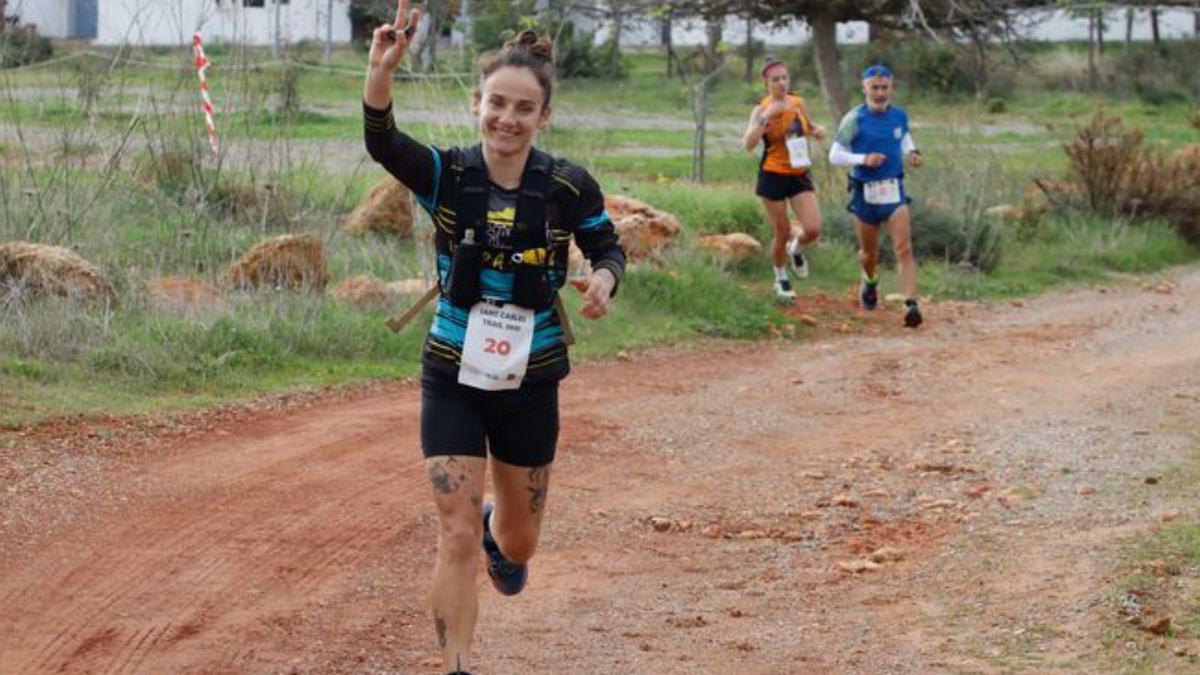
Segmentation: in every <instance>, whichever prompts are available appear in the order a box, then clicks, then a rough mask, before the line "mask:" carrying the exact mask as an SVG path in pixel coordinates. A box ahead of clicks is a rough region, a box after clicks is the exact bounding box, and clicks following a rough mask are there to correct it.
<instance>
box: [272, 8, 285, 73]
mask: <svg viewBox="0 0 1200 675" xmlns="http://www.w3.org/2000/svg"><path fill="white" fill-rule="evenodd" d="M282 5H283V0H275V39H274V40H271V58H275V59H277V58H279V39H280V30H279V17H280V16H281V15H282V11H281V10H282Z"/></svg>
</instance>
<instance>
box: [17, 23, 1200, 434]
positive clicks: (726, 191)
mask: <svg viewBox="0 0 1200 675" xmlns="http://www.w3.org/2000/svg"><path fill="white" fill-rule="evenodd" d="M211 57H212V59H213V62H214V67H213V69H212V71H210V74H209V81H210V84H211V87H212V90H213V95H214V98H215V100H216V103H217V108H218V126H219V129H220V134H221V139H222V144H223V151H224V152H225V158H226V159H225V161H223V162H222V163H221V164H219V165H218V164H215V163H212V162H210V161H208V159H207V158H206V156H205V155H206V152H205V148H206V143H207V139H206V134H205V131H204V124H203V119H202V117H201V116H200V115H199V108H198V95H197V92H196V83H195V75H194V73H193V72H192V70H191V69H190V55H189V54H188V53H183V52H172V51H169V50H161V49H160V50H147V51H144V52H138V53H136V54H133V55H132V56H131V59H132V61H129V62H122V61H114V60H112V59H111V55H107V56H105V55H98V54H95V53H92V52H71V51H62V50H60V51H59V52H58V53H57V54H56V58H57V59H59V60H58V61H56V62H53V63H50V64H45V65H41V66H38V67H34V68H29V69H24V70H7V71H0V118H2V119H3V120H4V122H3V126H2V127H0V199H2V200H3V205H2V206H3V208H2V212H0V241H9V240H31V241H37V242H42V243H49V244H56V245H63V246H68V247H70V248H72V249H74V250H76V251H78V252H79V253H80V254H82V255H83V256H84V257H85V258H87V259H89V260H91V261H92V262H94V263H95V264H97V265H98V266H100V268H101V269H102V270H103V271H104V272H105V273H106V274H107V275H108V276H109V278H110V279H111V280H112V281H113V283H114V285H115V286H116V288H117V290H118V292H119V294H120V296H121V302H120V304H119V305H118V306H116V307H113V308H96V307H88V306H80V305H75V304H72V303H68V302H29V301H27V300H25V299H22V298H20V297H8V298H7V299H6V300H5V301H4V302H3V303H2V304H0V424H3V425H9V426H12V425H21V424H26V423H30V422H35V421H38V420H42V419H46V418H48V417H53V416H57V415H63V414H75V413H89V412H94V411H99V410H107V411H114V412H128V411H143V410H147V409H150V408H162V407H172V408H173V407H181V406H191V405H206V404H210V403H212V402H215V401H225V400H234V399H239V398H243V397H246V396H249V395H252V394H255V393H259V392H264V391H274V390H279V389H286V388H291V387H300V386H311V385H323V384H334V383H341V382H347V381H354V380H361V379H369V378H379V377H401V376H409V375H413V374H415V373H416V372H417V371H418V368H419V364H418V358H417V357H418V354H419V351H420V343H421V339H422V334H423V328H418V329H415V330H410V331H409V332H407V333H405V334H402V335H399V336H394V335H392V334H391V333H389V332H388V331H387V330H386V328H384V326H383V324H382V319H383V317H384V315H383V313H382V312H362V311H358V310H353V309H350V308H348V307H346V306H343V305H340V304H337V303H335V302H332V301H330V300H327V299H324V298H322V297H312V296H292V295H286V294H276V293H262V294H245V295H235V296H230V297H229V298H228V302H226V303H225V305H224V306H223V307H222V308H221V309H220V310H216V311H212V312H200V313H196V314H194V315H188V316H178V315H172V314H167V313H164V312H162V311H159V310H155V309H153V307H152V306H151V305H150V304H149V303H148V301H147V298H146V297H145V290H144V289H145V286H146V283H147V282H148V281H149V280H151V279H153V278H154V277H157V276H162V275H179V274H182V275H190V276H197V277H201V278H204V279H207V280H210V281H214V280H216V279H217V278H219V276H220V274H221V272H222V271H223V270H224V268H225V267H226V266H227V265H228V264H229V262H231V261H232V260H233V259H235V258H236V257H237V256H238V255H240V254H241V253H242V252H244V251H245V250H246V249H247V248H249V247H250V246H251V245H253V244H254V243H256V242H257V241H259V240H261V239H263V238H265V237H268V236H273V235H277V234H281V233H285V232H312V233H315V234H317V235H319V236H321V237H322V238H323V239H324V240H325V242H326V244H327V248H328V250H329V253H330V256H331V273H332V274H333V277H334V281H335V283H336V281H337V280H339V279H342V278H345V277H347V276H350V275H353V274H359V273H367V272H370V273H373V274H375V275H377V276H379V277H381V278H385V279H393V278H405V277H412V276H419V275H420V274H422V271H423V265H422V259H423V258H422V255H421V254H420V252H419V251H418V249H417V248H416V247H415V246H414V245H413V244H412V242H411V241H395V240H390V239H387V238H383V237H378V236H373V235H372V236H363V237H357V236H350V235H347V234H344V233H343V232H341V229H340V226H341V222H342V220H343V219H344V218H345V216H346V215H347V214H348V213H349V211H350V210H351V209H352V208H353V206H354V205H355V204H356V203H357V202H358V201H359V200H360V199H361V198H362V197H363V195H364V194H365V193H366V191H367V190H368V189H369V188H370V187H371V186H372V185H373V184H375V183H376V182H378V181H379V180H380V179H381V178H382V177H383V175H384V174H383V172H382V170H381V169H379V168H378V167H377V166H375V165H374V164H372V163H371V162H370V161H369V159H368V158H367V157H366V153H365V150H363V148H362V141H361V134H362V131H361V118H360V103H359V100H360V96H361V83H362V68H363V61H364V57H363V55H362V54H361V53H359V52H356V51H349V50H347V51H342V52H339V53H337V54H336V58H335V59H334V62H333V63H332V64H330V65H329V66H328V67H325V66H323V65H321V64H320V63H319V62H318V61H317V58H316V56H315V52H304V51H300V52H297V53H294V54H292V55H291V58H292V60H290V61H288V62H272V61H270V60H269V59H268V58H266V55H265V54H262V53H259V52H254V51H247V50H241V49H237V48H233V47H227V46H226V47H223V46H220V45H218V46H216V47H215V48H213V49H212V54H211ZM793 58H799V57H798V56H795V55H794V56H793ZM853 58H854V57H853V55H852V56H851V57H848V62H852V61H853ZM626 59H627V71H628V73H629V75H628V77H626V78H625V79H622V80H619V81H602V80H566V81H564V82H562V83H561V86H560V87H559V89H558V90H557V91H556V93H555V101H554V115H555V118H554V120H555V122H554V123H553V124H552V128H551V129H550V130H549V131H548V132H547V133H545V134H544V136H543V137H542V139H541V143H542V145H543V146H544V147H546V148H547V149H550V150H551V151H553V152H555V153H558V154H562V155H564V156H567V157H569V158H571V159H573V160H575V161H577V162H578V163H581V164H583V165H585V166H587V167H588V168H590V169H591V170H592V171H593V172H594V173H595V174H596V176H597V177H598V178H599V180H600V182H601V184H602V185H603V186H604V188H605V189H606V191H608V192H612V193H622V194H628V195H631V196H634V197H638V198H640V199H644V200H646V201H649V202H650V203H652V204H654V205H656V206H658V207H660V208H664V209H666V210H668V211H671V212H674V213H676V214H678V215H679V216H680V218H681V219H682V221H683V222H684V224H685V232H684V234H683V236H682V237H681V241H680V242H679V243H678V244H677V245H676V246H675V249H674V251H673V252H672V253H671V254H670V255H669V256H668V257H667V263H668V265H667V267H666V268H659V267H656V266H652V265H643V266H639V267H637V268H636V269H633V270H631V272H630V274H629V277H628V279H627V280H626V282H625V284H624V285H623V287H622V292H621V295H620V297H619V299H618V301H617V302H616V303H615V305H614V312H613V314H612V315H611V316H610V317H609V318H608V319H606V320H605V321H602V322H599V323H583V322H577V324H578V325H577V326H576V328H577V331H578V333H579V338H580V345H579V346H578V347H577V348H576V350H575V353H576V354H577V355H578V356H580V357H582V358H590V357H596V356H603V355H609V354H613V353H615V352H617V351H619V350H625V349H629V348H632V347H637V346H641V345H647V344H655V343H663V342H686V341H690V340H696V339H703V338H705V337H708V336H716V337H722V338H733V339H757V338H762V337H765V336H767V335H769V334H772V332H773V331H772V330H771V328H770V327H771V325H772V324H775V325H777V326H778V325H781V324H785V323H789V322H790V321H791V319H789V318H788V317H786V316H785V315H783V314H782V313H781V312H779V311H778V309H777V308H775V307H774V306H773V305H772V304H771V302H770V297H769V293H768V282H769V279H770V270H769V264H768V261H767V260H766V259H765V258H763V259H761V260H755V261H750V262H747V263H743V264H738V265H726V264H721V263H718V262H715V261H713V260H712V259H711V258H710V257H709V256H707V255H705V254H702V253H700V252H698V251H697V250H696V249H695V246H694V242H695V238H696V237H697V236H699V235H702V234H706V233H713V232H734V231H742V232H749V233H750V234H752V235H754V236H755V237H757V238H758V239H760V240H762V241H766V240H767V238H768V230H767V226H766V223H765V221H764V219H763V217H762V215H761V207H760V205H759V204H758V201H757V199H756V198H755V197H754V196H753V193H752V190H753V181H754V174H755V170H756V164H757V157H756V156H755V155H753V154H750V153H746V152H744V151H742V150H741V149H740V147H739V146H740V135H741V131H742V126H743V124H744V122H745V119H746V117H747V115H748V112H749V109H750V107H751V106H752V105H753V104H754V103H755V102H757V101H758V100H759V98H760V97H761V95H762V93H761V90H760V87H759V86H758V85H756V84H747V83H745V82H743V81H741V79H740V76H739V74H740V73H741V72H742V66H741V64H740V62H739V61H738V60H737V59H736V58H735V59H731V61H730V63H729V64H728V66H727V73H726V74H725V76H724V77H723V78H722V79H720V80H718V85H717V87H716V89H715V90H714V92H713V98H712V106H711V111H710V113H709V117H708V126H709V130H708V142H707V145H706V157H707V159H706V165H705V182H704V183H703V184H696V183H693V182H692V181H691V180H690V179H689V177H690V175H691V171H692V159H691V148H692V138H693V119H692V114H691V112H690V107H689V106H690V101H691V98H690V89H689V87H688V86H687V85H686V84H685V83H683V82H681V81H680V80H678V79H667V78H666V77H665V76H664V75H663V66H664V64H663V60H662V59H661V57H659V56H658V55H656V54H633V55H629V56H627V57H626ZM447 68H448V70H449V71H450V73H449V74H446V75H445V76H442V77H437V78H411V79H406V80H403V81H401V82H399V83H398V84H397V87H396V90H395V93H396V97H395V98H396V107H397V116H398V120H399V122H400V124H401V126H402V127H403V128H404V129H405V130H406V131H408V132H410V133H412V134H413V135H414V136H416V137H417V138H419V139H421V140H424V141H427V142H430V143H433V144H438V145H453V144H465V143H470V142H472V139H473V138H474V132H473V129H472V127H471V123H470V118H469V117H468V105H467V103H468V100H469V96H470V92H471V87H472V83H471V81H470V78H469V77H467V76H455V75H454V74H453V73H455V72H462V70H463V68H462V67H461V66H458V65H455V64H454V63H450V64H448V65H447ZM796 88H797V89H798V90H799V91H800V92H801V93H802V94H803V95H805V96H806V98H807V99H808V100H809V102H810V107H811V108H812V110H813V113H814V115H815V117H816V119H817V120H818V121H819V122H821V123H823V124H825V125H826V126H828V127H833V126H835V123H834V120H831V119H829V115H828V113H827V112H825V106H824V104H823V103H822V102H821V100H820V97H819V96H818V93H817V90H816V88H815V86H814V85H813V84H812V83H811V82H809V81H807V80H804V79H800V80H799V81H798V82H797V83H796ZM1160 99H1161V100H1158V99H1156V101H1157V102H1156V103H1148V102H1146V101H1145V100H1142V99H1141V98H1138V97H1136V96H1130V95H1125V94H1122V93H1120V92H1119V91H1117V90H1116V89H1114V90H1112V91H1111V92H1109V93H1107V94H1105V95H1102V96H1093V95H1091V94H1088V93H1083V92H1078V91H1072V90H1070V89H1069V88H1058V89H1053V88H1050V87H1049V86H1048V85H1044V84H1043V85H1039V86H1032V85H1030V86H1026V87H1016V88H1014V89H1013V90H1012V91H1011V92H1009V93H1008V94H1007V95H1006V96H1005V97H1004V99H1003V100H1004V105H1003V106H1002V107H1003V108H1004V112H1000V113H996V112H985V111H984V110H985V108H987V106H984V105H981V104H980V103H979V102H978V101H977V100H976V99H975V98H974V97H972V96H969V95H965V94H957V95H956V94H952V93H939V94H933V95H930V94H926V95H919V93H918V92H914V91H913V90H912V89H911V88H910V87H908V86H907V85H906V83H905V82H904V81H903V80H901V82H900V86H899V90H898V96H897V102H898V103H900V104H901V105H903V106H905V107H906V108H907V109H908V111H909V113H910V116H911V118H912V119H913V120H914V123H915V128H914V136H915V137H916V139H917V142H918V144H919V145H920V146H921V147H922V149H923V151H924V154H925V156H926V158H927V160H928V162H927V166H926V167H925V168H924V169H922V170H921V171H918V172H915V174H914V175H912V176H911V177H910V191H911V192H912V194H914V195H915V196H916V199H917V201H916V203H915V204H914V207H913V209H914V217H915V222H916V232H917V234H916V238H917V248H918V252H919V253H920V254H921V255H922V256H923V261H922V266H921V271H920V285H921V291H922V294H923V295H926V296H928V297H931V298H932V299H934V300H939V299H947V298H961V299H972V300H976V299H977V300H988V299H996V298H1004V297H1010V296H1015V295H1025V294H1032V293H1038V292H1042V291H1045V290H1047V289H1050V288H1055V287H1058V286H1061V285H1063V284H1070V283H1090V282H1097V281H1103V280H1105V279H1108V278H1110V277H1111V276H1112V275H1113V274H1114V273H1126V272H1136V273H1142V272H1152V271H1155V270H1160V269H1163V268H1165V267H1168V266H1170V265H1175V264H1180V263H1185V262H1189V261H1193V260H1195V259H1196V257H1197V251H1196V249H1195V248H1193V247H1191V246H1189V245H1188V244H1186V243H1185V242H1184V241H1183V240H1182V239H1181V238H1180V237H1179V236H1177V235H1176V234H1175V233H1174V232H1173V231H1172V230H1171V228H1170V227H1169V226H1168V225H1166V224H1164V223H1162V222H1157V221H1148V222H1144V221H1137V222H1130V221H1125V220H1122V219H1116V218H1112V217H1107V216H1102V215H1096V214H1090V213H1086V212H1081V211H1074V210H1069V209H1058V210H1052V211H1051V212H1050V213H1049V214H1047V216H1046V217H1045V218H1043V219H1041V220H1040V221H1039V222H1037V223H1025V224H1015V223H1005V222H1001V221H997V220H993V219H991V218H989V217H987V216H985V215H984V214H983V210H984V209H985V208H986V207H989V206H993V205H997V204H1005V203H1012V202H1014V201H1016V200H1018V199H1019V198H1020V197H1021V195H1022V194H1023V193H1024V192H1025V191H1026V188H1027V187H1028V186H1029V184H1030V182H1031V181H1032V180H1033V179H1035V178H1045V179H1058V178H1061V177H1062V175H1063V173H1064V171H1065V170H1066V167H1067V161H1066V158H1065V156H1064V153H1063V152H1062V149H1061V146H1062V143H1063V142H1064V141H1066V140H1067V139H1068V138H1069V137H1070V136H1071V135H1072V133H1073V131H1074V129H1075V128H1076V127H1078V126H1079V125H1081V124H1083V123H1084V122H1085V121H1086V120H1087V119H1088V118H1089V117H1090V116H1091V115H1092V114H1093V112H1094V111H1095V110H1096V109H1097V107H1098V106H1104V108H1105V109H1106V110H1107V111H1108V112H1109V113H1111V114H1117V115H1120V116H1121V117H1123V118H1124V119H1125V120H1127V122H1128V123H1130V124H1133V125H1137V126H1138V127H1140V128H1141V129H1143V131H1144V132H1145V134H1146V137H1147V142H1148V143H1149V144H1150V145H1151V146H1152V147H1158V148H1161V149H1164V150H1168V149H1174V148H1176V147H1179V146H1181V145H1186V144H1194V143H1198V142H1200V131H1198V130H1197V128H1196V126H1195V123H1194V119H1195V113H1194V110H1195V106H1194V104H1193V103H1192V102H1191V101H1189V100H1188V99H1187V98H1186V97H1185V98H1180V97H1177V96H1176V97H1172V96H1165V97H1160ZM991 107H992V108H997V107H999V106H995V105H993V106H991ZM814 174H815V177H816V179H817V183H818V194H819V197H820V201H821V207H822V212H823V214H824V220H825V224H826V232H827V236H826V238H825V241H824V242H823V243H822V244H821V246H820V248H818V249H817V250H816V251H814V252H813V254H812V265H813V276H812V278H811V279H810V280H809V281H808V282H806V283H805V285H804V286H803V288H802V298H801V302H802V303H803V294H804V293H812V292H817V291H821V292H825V293H827V294H830V295H831V296H835V297H842V296H845V297H847V299H848V298H849V296H848V295H847V292H848V289H850V288H851V287H852V286H853V284H854V283H855V281H856V279H857V277H858V271H857V268H856V265H855V262H854V243H853V235H852V230H851V221H850V218H849V216H848V214H846V213H845V211H844V201H843V194H844V180H845V179H844V176H843V174H842V173H841V172H840V171H837V170H834V169H833V168H832V167H829V166H827V165H825V164H824V163H821V164H820V165H818V167H817V169H816V170H815V171H814ZM947 242H950V244H947ZM964 242H965V244H964ZM971 242H987V243H988V251H989V253H988V255H989V256H991V257H989V258H988V259H987V260H984V259H982V258H980V257H979V256H980V253H979V250H978V248H979V247H974V248H972V246H970V245H966V244H970V243H971ZM964 246H965V248H964ZM948 251H949V252H950V253H948ZM985 269H986V270H987V271H984V270H985ZM883 283H884V287H885V292H890V291H891V290H894V289H895V285H894V282H893V279H891V278H890V277H889V276H888V275H887V274H885V275H884V281H883ZM566 295H567V297H568V304H574V303H576V302H577V299H576V298H575V297H574V293H572V292H568V293H567V294H566ZM849 307H850V304H849V302H847V308H848V309H847V311H849ZM787 334H789V335H793V334H794V335H797V336H800V338H798V339H802V338H803V335H805V332H804V331H803V330H797V331H794V332H790V331H789V332H788V333H787Z"/></svg>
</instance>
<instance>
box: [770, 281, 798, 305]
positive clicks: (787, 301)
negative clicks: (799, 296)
mask: <svg viewBox="0 0 1200 675" xmlns="http://www.w3.org/2000/svg"><path fill="white" fill-rule="evenodd" d="M775 300H777V301H778V302H779V304H781V305H792V304H795V303H796V292H795V291H793V290H792V282H790V281H788V280H787V279H776V280H775Z"/></svg>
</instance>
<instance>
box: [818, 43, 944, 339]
mask: <svg viewBox="0 0 1200 675" xmlns="http://www.w3.org/2000/svg"><path fill="white" fill-rule="evenodd" d="M892 83H893V77H892V71H891V70H889V69H888V67H887V66H882V65H874V66H871V67H869V68H867V69H866V70H864V71H863V72H862V87H863V94H864V95H865V96H866V102H865V103H863V104H862V105H860V106H858V107H857V108H855V109H853V110H851V111H850V112H848V113H846V116H845V117H843V118H842V122H841V125H840V126H839V127H838V131H837V135H836V136H835V137H834V142H833V147H832V148H830V150H829V162H830V163H831V164H834V165H836V166H849V167H852V168H851V169H850V205H849V206H848V207H847V210H848V211H850V213H853V214H854V216H855V219H856V221H855V230H856V231H857V232H858V244H859V251H858V262H859V264H860V265H861V266H862V271H863V279H862V283H861V285H860V286H859V300H860V301H861V302H862V306H863V308H864V309H875V307H876V306H877V305H878V304H879V289H878V283H879V281H878V279H877V278H876V276H875V267H876V265H877V264H878V262H879V228H880V227H881V226H882V227H885V228H887V231H888V234H889V235H890V236H891V238H892V247H893V248H894V249H895V251H896V265H897V268H898V269H897V274H898V276H899V277H900V289H901V291H903V293H904V297H905V300H904V305H905V311H904V325H905V326H908V327H909V328H916V327H917V326H919V325H921V310H920V308H919V307H918V306H917V264H916V261H915V260H914V259H913V252H912V218H911V216H910V214H909V209H908V204H909V202H911V201H912V200H911V199H910V198H909V196H908V194H907V193H906V192H905V190H904V160H905V158H907V159H908V164H909V166H911V167H913V168H917V167H920V166H921V164H922V162H923V160H922V158H921V153H920V151H918V150H917V147H916V144H915V143H914V142H913V139H912V134H911V133H909V128H908V114H907V113H905V112H904V111H903V110H902V109H900V108H899V107H897V106H894V105H892V91H893V88H892Z"/></svg>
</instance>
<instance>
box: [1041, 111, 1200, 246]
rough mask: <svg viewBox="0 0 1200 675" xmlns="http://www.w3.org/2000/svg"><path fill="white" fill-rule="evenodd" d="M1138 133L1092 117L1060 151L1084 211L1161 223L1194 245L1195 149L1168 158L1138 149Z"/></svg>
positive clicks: (1199, 219) (1198, 233)
mask: <svg viewBox="0 0 1200 675" xmlns="http://www.w3.org/2000/svg"><path fill="white" fill-rule="evenodd" d="M1142 140H1143V135H1142V132H1141V130H1140V129H1137V128H1134V129H1131V130H1126V129H1125V127H1124V124H1123V123H1122V121H1121V118H1119V117H1108V116H1105V115H1104V113H1103V112H1097V113H1096V114H1095V115H1094V116H1093V117H1092V120H1091V122H1089V123H1088V124H1087V125H1086V126H1084V127H1083V128H1081V129H1080V130H1079V131H1078V132H1077V133H1076V135H1075V138H1073V139H1072V140H1071V141H1070V142H1068V143H1067V144H1065V146H1064V150H1065V151H1066V153H1067V157H1068V159H1069V160H1070V168H1071V173H1072V174H1073V178H1074V180H1076V181H1077V183H1078V187H1079V190H1080V192H1081V193H1082V195H1083V197H1084V199H1085V203H1086V206H1087V207H1088V208H1089V209H1091V210H1092V211H1094V212H1096V213H1099V214H1102V215H1123V216H1128V217H1131V218H1153V217H1161V218H1166V219H1167V220H1168V221H1169V222H1171V223H1172V224H1173V225H1174V226H1175V227H1176V228H1177V229H1178V230H1179V232H1180V234H1182V235H1183V236H1184V237H1186V238H1188V239H1189V240H1191V241H1200V146H1197V145H1189V146H1184V147H1183V148H1180V149H1179V150H1177V151H1176V152H1175V153H1174V154H1172V155H1168V154H1166V153H1163V152H1153V151H1147V150H1144V149H1143V148H1142Z"/></svg>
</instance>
